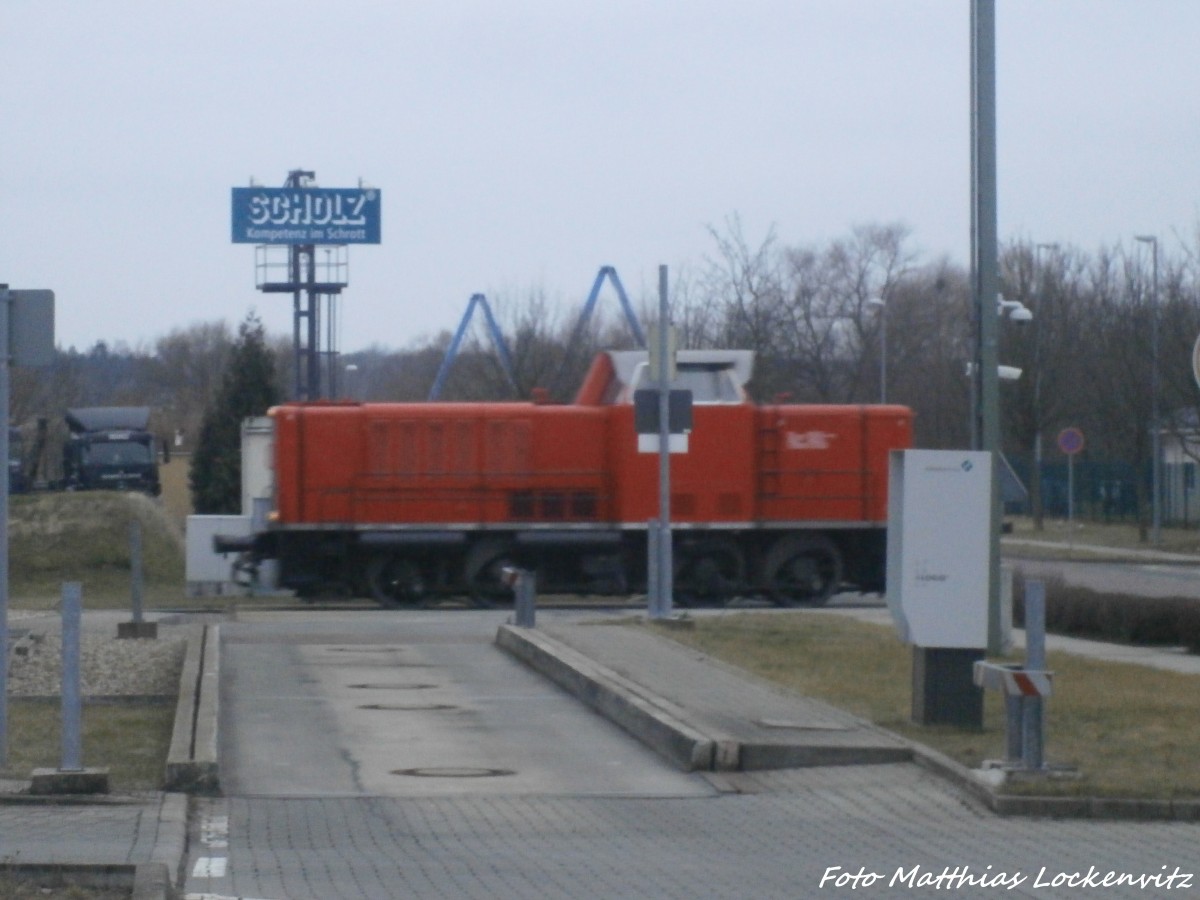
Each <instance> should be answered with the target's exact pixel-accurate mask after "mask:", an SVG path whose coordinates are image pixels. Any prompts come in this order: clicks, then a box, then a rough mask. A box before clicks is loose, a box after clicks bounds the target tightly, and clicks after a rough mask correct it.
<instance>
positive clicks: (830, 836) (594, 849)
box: [185, 612, 1200, 900]
mask: <svg viewBox="0 0 1200 900" xmlns="http://www.w3.org/2000/svg"><path fill="white" fill-rule="evenodd" d="M539 615H542V613H539ZM547 615H550V614H549V613H547ZM501 618H502V617H499V616H496V615H492V614H485V613H475V612H458V613H450V612H446V613H412V614H408V615H405V614H382V613H380V614H375V613H354V614H353V615H348V614H341V615H339V614H308V615H304V616H299V617H293V618H291V619H290V620H280V619H279V618H277V617H275V616H271V617H268V618H267V619H264V620H263V621H260V622H254V623H246V624H241V625H238V626H236V627H233V628H229V629H228V631H227V632H226V641H227V644H226V651H227V652H226V656H225V665H226V666H227V669H226V676H227V681H226V685H225V687H226V690H225V692H224V700H225V703H226V707H225V722H226V723H227V726H228V727H227V729H226V730H227V734H226V743H225V745H224V748H223V749H224V750H225V752H226V754H227V756H226V758H225V760H226V762H229V763H232V764H233V771H231V772H230V775H229V777H227V779H226V786H227V796H226V797H225V798H219V799H213V800H204V801H200V803H199V807H198V810H197V816H196V818H195V821H194V824H193V834H192V841H191V849H190V859H189V860H188V864H187V873H188V877H187V879H186V884H185V888H186V891H187V892H188V893H189V896H192V897H196V898H199V897H229V898H232V897H240V898H265V900H284V898H287V900H316V898H321V900H336V898H371V900H376V898H388V897H421V898H429V897H454V898H458V897H479V898H484V897H487V898H492V897H496V898H539V897H540V898H568V897H569V898H575V897H687V898H689V900H690V898H734V897H739V898H740V897H754V898H773V897H779V898H797V897H813V896H826V895H827V894H830V895H832V894H837V893H839V892H840V893H843V894H847V895H849V896H864V895H865V896H868V897H882V896H889V895H901V896H930V897H933V896H946V895H947V894H948V893H949V892H950V891H951V889H952V888H953V887H958V890H956V891H954V892H955V893H956V895H958V896H963V897H1001V896H1004V897H1029V898H1072V897H1079V896H1090V895H1092V894H1097V895H1103V896H1105V897H1112V898H1125V897H1139V898H1144V897H1146V896H1160V895H1163V896H1176V895H1177V893H1190V892H1193V891H1200V883H1198V881H1197V876H1198V875H1200V850H1198V849H1197V848H1200V826H1198V825H1190V824H1179V823H1131V822H1119V823H1118V822H1094V821H1049V820H1032V821H1031V820H1025V819H1002V818H999V817H997V816H994V815H992V814H991V813H990V812H988V811H986V810H985V809H983V808H982V807H981V806H980V805H978V804H977V803H975V802H974V801H972V800H970V799H968V798H966V797H965V796H963V795H961V794H959V793H958V792H956V791H955V790H953V789H952V788H950V787H949V786H948V785H947V784H946V783H944V782H943V781H941V780H940V779H939V778H937V777H936V776H934V775H931V774H929V773H927V772H924V771H922V770H921V769H919V768H917V767H916V766H914V765H911V764H897V765H886V766H857V767H837V768H821V769H806V770H793V771H788V772H775V773H753V774H734V775H727V776H717V775H714V776H712V781H711V782H709V781H705V780H704V779H702V778H701V777H700V776H683V775H679V774H678V773H672V772H665V773H664V772H663V771H662V769H661V768H660V767H659V766H657V764H656V761H655V760H653V759H652V758H650V759H648V758H646V757H645V755H644V754H642V753H640V748H638V747H637V746H636V745H635V744H633V743H632V741H631V740H629V739H627V738H625V737H624V736H623V735H620V734H614V733H607V734H605V736H604V737H603V738H600V737H595V735H598V734H599V733H600V732H606V731H607V724H606V723H603V722H599V720H596V719H595V717H593V716H591V714H590V713H582V711H580V714H579V715H576V714H575V711H576V710H578V708H577V707H575V708H574V709H570V710H569V709H568V707H574V701H571V700H567V699H566V698H563V697H561V696H559V695H557V692H556V691H553V690H551V689H549V688H547V687H546V686H545V685H542V684H540V683H539V682H538V680H537V679H533V680H529V678H526V677H525V676H526V674H527V673H524V674H522V670H520V669H519V668H517V669H511V668H510V667H509V665H508V664H507V661H506V660H504V658H503V657H500V658H499V660H500V661H490V660H491V657H492V656H493V654H495V651H494V650H493V649H492V648H491V646H490V644H489V643H488V642H489V641H490V639H491V634H492V632H493V631H494V627H495V625H496V623H497V622H498V621H500V619H501ZM338 647H342V648H348V649H333V648H338ZM371 647H374V648H376V649H373V650H368V648H371ZM336 660H345V661H344V662H337V661H336ZM399 662H405V663H411V664H412V665H408V666H397V665H395V664H396V663H399ZM530 677H532V676H530ZM401 679H402V680H403V683H404V684H406V685H408V687H407V688H405V689H401V688H396V687H393V688H390V689H388V688H381V689H370V688H351V687H349V685H350V684H358V683H385V682H386V683H391V684H393V685H395V684H400V683H401ZM418 683H435V684H437V685H438V686H437V687H435V688H413V687H412V685H413V684H418ZM389 690H390V694H389ZM352 691H360V692H366V693H371V694H379V695H380V696H381V697H382V696H390V697H391V698H393V699H398V698H405V697H409V696H410V695H412V694H417V695H420V696H422V699H425V698H426V696H428V697H429V698H431V699H432V698H437V699H438V701H439V702H445V703H447V704H448V705H455V706H458V707H460V708H461V709H469V710H471V713H470V714H469V715H466V716H465V717H463V718H462V720H461V721H457V720H455V718H454V717H453V716H451V717H449V719H446V720H443V719H441V718H438V717H436V716H434V715H433V714H432V712H431V713H430V716H429V717H426V718H421V719H420V720H419V722H420V724H419V725H416V726H413V725H407V726H404V727H401V726H400V725H399V724H397V720H391V721H392V724H391V725H388V726H383V725H380V724H379V722H382V721H386V718H382V719H381V718H371V717H367V716H366V715H365V711H363V712H362V713H360V712H358V711H351V710H348V709H345V708H344V707H345V706H347V705H351V704H352V703H353V702H354V701H352V700H351V699H350V697H351V692H352ZM354 696H355V697H356V696H357V694H355V695H354ZM559 701H561V702H562V703H563V704H565V705H564V706H563V707H561V708H559V707H558V703H559ZM399 702H406V701H402V700H401V701H399ZM532 708H544V709H545V710H550V709H555V710H556V711H555V712H553V713H549V714H548V715H549V718H547V719H540V718H539V716H538V715H534V714H532V712H531V709H532ZM443 712H448V711H443ZM381 715H382V714H381ZM397 716H398V719H399V720H401V721H408V720H407V719H406V718H404V716H403V715H401V714H397ZM597 726H600V727H599V728H598V730H594V729H596V728H597ZM426 729H428V730H429V731H430V732H431V734H430V735H426V734H425V731H426ZM230 731H232V733H229V732H230ZM585 735H586V737H582V738H581V736H585ZM260 742H265V745H264V744H263V743H260ZM558 742H562V743H564V744H570V745H571V746H572V747H573V748H574V749H572V750H571V751H569V752H568V753H567V754H565V760H566V763H565V765H566V769H565V770H563V771H562V772H559V771H558V770H556V769H555V768H554V766H555V765H557V764H551V762H549V761H548V760H549V759H550V758H551V757H553V756H554V755H555V754H554V753H553V752H551V748H550V747H549V746H547V745H550V744H554V743H558ZM381 743H382V744H386V747H385V748H384V750H383V751H382V752H381V755H380V758H378V759H376V758H374V751H373V750H372V751H370V752H368V751H367V750H364V749H363V748H364V746H370V747H375V746H376V745H380V744H381ZM481 743H483V744H486V745H487V746H493V747H495V756H488V757H487V758H486V760H484V761H487V762H491V763H493V764H496V765H500V766H504V767H509V766H511V767H512V768H514V769H516V770H518V772H530V771H533V770H540V771H541V772H543V773H546V774H543V775H542V776H539V777H538V778H536V779H535V778H529V779H528V780H527V781H526V782H525V783H524V784H523V785H522V782H521V780H520V779H521V778H522V776H521V775H517V776H506V777H499V778H490V779H488V778H469V779H463V778H460V779H457V780H455V779H445V781H447V782H450V781H453V782H454V784H453V786H452V787H446V786H441V787H439V786H438V785H437V783H436V782H437V781H438V779H412V778H403V777H396V778H388V777H387V776H386V775H385V774H383V772H382V770H383V769H384V767H391V768H398V767H400V766H402V765H405V764H411V765H435V764H436V765H474V764H478V763H479V762H481V759H480V757H479V756H478V755H471V754H472V753H473V752H474V751H473V750H472V749H470V748H472V747H475V746H478V745H480V744H481ZM539 747H540V749H539ZM587 748H599V749H594V750H592V749H587ZM522 754H524V755H522ZM231 757H232V758H231ZM323 769H328V770H330V771H328V772H323V771H322V770H323ZM612 769H620V770H622V771H621V772H620V773H619V775H614V773H613V772H612V771H611V770H612ZM335 770H336V771H335ZM551 772H553V774H548V773H551ZM289 773H291V774H290V780H289ZM597 779H598V780H597ZM627 779H632V782H630V781H627ZM645 779H648V780H645ZM413 782H417V783H419V786H418V787H417V788H416V789H413V788H412V787H411V783H413ZM631 783H632V784H636V785H641V787H640V788H635V789H633V790H630V789H629V784H631ZM497 784H503V785H507V787H506V788H505V789H503V790H502V791H501V792H497V791H496V788H495V785H497ZM401 785H409V786H408V787H401ZM378 786H384V787H387V788H388V790H387V791H386V792H377V791H376V787H378ZM514 786H515V789H514ZM399 794H404V796H398V795H399ZM1093 868H1094V870H1095V874H1094V875H1093V876H1092V877H1093V883H1098V882H1099V881H1102V880H1103V879H1104V878H1105V876H1106V874H1107V873H1108V872H1110V871H1111V872H1114V873H1116V875H1114V876H1113V877H1114V878H1115V877H1117V876H1128V877H1133V878H1142V879H1158V881H1157V884H1156V883H1155V882H1153V881H1152V882H1149V883H1148V887H1139V886H1136V885H1135V886H1129V885H1125V886H1119V887H1102V888H1100V889H1099V890H1089V889H1087V888H1081V887H1078V886H1074V887H1073V886H1070V885H1069V884H1068V883H1067V881H1066V879H1069V878H1070V877H1071V876H1073V875H1074V873H1080V874H1079V878H1084V877H1086V876H1087V875H1088V873H1089V870H1091V869H1093ZM858 873H861V877H860V878H859V879H858V880H857V881H851V880H850V876H852V875H855V874H858ZM1002 873H1003V875H1004V879H1005V880H1004V882H1003V883H1001V882H1000V880H999V879H1000V877H1001V875H1002ZM876 876H878V877H877V878H876ZM1184 876H1186V878H1185V877H1184ZM839 877H841V878H842V879H843V880H842V882H841V884H839V883H838V880H837V879H838V878H839ZM939 878H940V880H939ZM1168 878H1173V880H1171V881H1170V882H1168V880H1167V879H1168ZM906 879H907V880H906ZM956 879H957V880H956ZM980 879H983V881H981V880H980ZM823 881H824V883H823ZM1010 883H1011V884H1014V885H1015V886H1014V887H1013V889H1011V890H1009V889H1007V886H1008V884H1010ZM1143 883H1144V884H1145V882H1143ZM852 884H854V885H856V886H857V888H858V890H855V891H853V893H851V892H850V891H851V885H852ZM1168 884H1169V885H1170V886H1171V887H1172V888H1173V889H1172V890H1170V891H1167V890H1166V887H1167V885H1168Z"/></svg>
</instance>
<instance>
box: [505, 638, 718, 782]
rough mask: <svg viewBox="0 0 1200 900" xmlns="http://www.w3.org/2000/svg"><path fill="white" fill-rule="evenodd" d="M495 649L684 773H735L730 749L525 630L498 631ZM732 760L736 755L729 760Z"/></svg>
mask: <svg viewBox="0 0 1200 900" xmlns="http://www.w3.org/2000/svg"><path fill="white" fill-rule="evenodd" d="M496 645H497V646H499V647H500V648H501V649H503V650H505V651H507V652H508V653H511V654H512V655H513V656H515V657H516V658H517V659H519V660H521V661H522V662H524V663H525V664H526V665H528V666H529V667H530V668H532V669H534V670H535V671H537V672H540V673H541V674H542V675H544V676H546V677H547V678H549V679H550V680H551V681H553V682H554V683H555V684H557V685H559V686H560V687H562V688H564V689H565V690H567V691H569V692H570V693H572V694H574V695H575V696H576V697H578V698H579V699H580V700H582V701H583V702H584V703H586V704H587V705H588V706H590V707H592V708H593V709H595V710H596V711H597V712H599V713H600V714H601V715H603V716H605V717H607V718H608V719H610V720H611V721H612V722H614V723H615V724H617V725H619V726H620V727H621V728H623V729H625V730H626V731H628V732H629V733H630V734H632V735H633V736H634V737H636V738H638V739H639V740H641V741H642V742H643V743H645V744H646V745H647V746H649V747H650V748H651V749H653V750H654V751H655V752H657V753H658V754H659V755H660V756H662V757H664V758H666V759H667V760H669V761H670V762H672V763H674V764H675V765H677V766H679V767H680V768H681V769H683V770H684V771H686V772H692V771H711V770H714V769H718V768H720V769H727V770H732V769H736V768H737V765H736V759H730V751H731V748H730V747H728V746H721V747H720V748H718V741H717V740H714V739H713V738H711V737H709V736H707V735H703V734H701V733H699V732H698V731H696V730H695V729H693V728H692V727H691V726H689V725H688V724H687V723H686V722H684V721H682V719H681V718H680V717H679V715H678V712H677V711H676V710H674V709H672V708H671V707H672V704H670V703H668V702H667V701H665V700H663V699H662V698H659V697H655V696H653V695H651V694H649V693H647V692H645V691H643V690H642V689H641V688H640V687H639V686H638V685H635V684H633V682H631V681H629V680H628V679H625V678H622V677H621V676H620V675H618V674H617V673H616V672H614V671H612V670H611V669H608V668H606V667H604V666H602V665H600V664H599V663H596V662H594V661H593V660H591V659H588V658H587V657H586V656H584V655H583V654H581V653H579V652H577V651H575V650H572V649H571V648H569V647H565V646H563V645H562V644H560V643H558V642H557V641H554V640H552V639H550V638H547V637H546V636H545V635H543V634H540V633H538V632H536V631H533V630H530V629H527V628H517V627H515V626H512V625H501V626H500V628H499V630H498V631H497V632H496ZM733 755H734V756H736V752H734V754H733Z"/></svg>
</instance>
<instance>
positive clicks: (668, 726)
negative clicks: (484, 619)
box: [496, 625, 1200, 822]
mask: <svg viewBox="0 0 1200 900" xmlns="http://www.w3.org/2000/svg"><path fill="white" fill-rule="evenodd" d="M496 644H497V646H499V647H500V648H501V649H503V650H505V651H507V652H509V653H511V654H512V655H513V656H515V657H516V658H517V659H520V660H521V661H522V662H524V663H525V664H526V665H528V666H530V668H532V669H534V670H535V671H537V672H539V673H541V674H542V675H544V676H546V677H547V678H549V679H550V680H551V681H553V682H555V683H556V684H558V685H560V686H561V687H563V688H564V689H566V690H568V691H570V692H571V693H572V694H574V695H575V696H577V697H579V698H580V699H581V700H583V701H584V702H585V703H587V704H588V705H589V706H591V707H592V708H593V709H595V710H596V711H597V712H599V713H601V714H602V715H604V716H607V717H608V718H609V719H611V720H612V721H613V722H614V723H616V724H617V725H619V726H620V727H621V728H623V729H625V730H626V731H628V732H629V733H630V734H632V735H634V736H635V737H637V738H638V739H640V740H641V741H642V742H643V743H645V744H647V745H648V746H649V747H651V748H652V749H653V750H655V751H656V752H657V753H658V754H659V755H660V756H663V757H665V758H666V759H667V760H669V761H671V762H673V763H675V764H676V765H679V766H680V767H681V768H682V769H684V770H685V771H736V770H739V769H740V768H741V766H740V765H739V762H740V760H739V756H740V755H741V750H742V748H741V747H740V745H739V744H738V742H737V741H736V740H733V739H730V738H726V737H724V736H722V737H721V738H720V739H716V738H714V737H712V736H710V735H704V734H702V733H700V732H699V731H698V730H697V729H695V728H694V727H692V726H691V725H688V724H687V722H686V721H685V719H686V715H687V714H686V712H685V711H683V710H679V709H677V708H675V706H674V704H671V703H670V702H669V701H666V700H664V699H663V698H661V697H656V696H654V695H653V694H652V693H650V692H649V691H647V690H645V689H644V688H642V687H641V686H639V685H636V684H634V683H633V682H631V681H629V680H628V679H626V678H623V677H622V676H620V675H619V674H617V673H616V672H613V671H612V670H611V669H608V668H606V667H604V666H602V665H600V664H599V663H596V662H594V661H593V660H591V659H589V658H588V657H586V656H584V655H583V654H581V653H579V652H578V651H576V650H574V649H572V648H570V647H567V646H565V645H563V644H561V643H559V642H558V641H555V640H554V639H552V638H549V637H547V636H546V635H544V634H541V633H539V632H537V631H533V630H531V629H526V628H516V627H514V626H511V625H502V626H500V629H499V630H498V632H497V634H496ZM889 734H891V732H889ZM893 736H894V737H895V738H896V739H897V740H898V741H899V742H900V743H902V744H904V745H906V747H907V748H908V750H909V751H910V752H911V759H912V761H913V762H914V763H916V764H917V765H919V766H921V767H922V768H924V769H926V770H927V771H930V772H932V773H934V774H936V775H938V776H940V777H943V778H946V779H947V780H949V781H951V782H952V783H954V784H956V785H957V786H958V787H959V788H960V789H961V790H963V791H964V792H965V793H966V794H968V795H970V796H971V797H973V798H975V799H976V800H977V801H979V802H980V803H982V804H983V805H984V806H986V807H987V808H988V809H990V810H991V811H993V812H994V813H996V814H998V815H1003V816H1027V817H1040V818H1089V819H1118V820H1134V821H1153V820H1159V821H1161V820H1169V821H1180V822H1200V800H1194V799H1183V800H1144V799H1114V798H1104V797H1071V796H1057V797H1056V796H1038V795H1023V794H1004V793H1000V792H999V791H997V790H996V789H995V786H994V785H992V784H989V783H988V782H987V781H986V780H985V779H984V778H983V777H982V776H981V774H980V773H979V772H977V771H976V770H973V769H970V768H968V767H967V766H965V765H963V764H961V763H959V762H957V761H956V760H954V759H952V758H950V757H948V756H946V755H945V754H944V753H940V752H938V751H937V750H934V749H932V748H930V747H927V746H925V745H924V744H919V743H917V742H915V741H911V740H908V739H905V738H902V737H900V736H898V735H893ZM887 761H890V760H887ZM834 762H835V763H837V762H839V761H838V760H835V761H834ZM808 764H811V762H810V763H808ZM763 767H765V766H755V768H763Z"/></svg>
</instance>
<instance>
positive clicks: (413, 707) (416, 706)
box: [359, 703, 458, 712]
mask: <svg viewBox="0 0 1200 900" xmlns="http://www.w3.org/2000/svg"><path fill="white" fill-rule="evenodd" d="M359 709H383V710H388V711H390V712H439V711H442V710H447V709H458V707H457V706H452V705H451V704H449V703H367V704H364V705H363V706H360V707H359Z"/></svg>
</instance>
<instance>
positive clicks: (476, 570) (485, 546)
mask: <svg viewBox="0 0 1200 900" xmlns="http://www.w3.org/2000/svg"><path fill="white" fill-rule="evenodd" d="M513 565H516V562H515V559H514V553H513V546H512V544H510V543H509V542H508V541H481V542H480V543H478V544H476V545H475V546H474V547H472V548H471V550H470V552H468V553H467V561H466V564H465V565H464V567H463V580H464V581H465V582H466V584H467V595H468V596H469V597H470V598H471V602H472V603H474V604H475V605H476V606H478V607H479V608H480V609H495V608H496V607H497V606H506V605H510V604H511V603H512V602H513V592H512V588H510V587H509V586H508V585H506V584H505V583H504V579H503V570H504V567H505V566H513Z"/></svg>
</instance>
